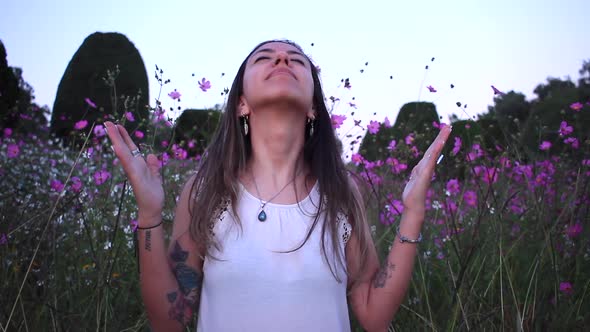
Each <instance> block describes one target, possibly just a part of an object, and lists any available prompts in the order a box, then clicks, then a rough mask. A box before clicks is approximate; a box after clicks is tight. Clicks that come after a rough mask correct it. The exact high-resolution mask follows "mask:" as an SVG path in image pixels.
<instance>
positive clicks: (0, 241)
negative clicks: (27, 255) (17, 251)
mask: <svg viewBox="0 0 590 332" xmlns="http://www.w3.org/2000/svg"><path fill="white" fill-rule="evenodd" d="M7 243H8V238H7V237H6V234H4V233H2V235H0V245H3V244H7Z"/></svg>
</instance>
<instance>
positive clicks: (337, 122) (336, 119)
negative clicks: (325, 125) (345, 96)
mask: <svg viewBox="0 0 590 332" xmlns="http://www.w3.org/2000/svg"><path fill="white" fill-rule="evenodd" d="M330 120H331V121H332V128H334V129H338V128H340V126H341V125H342V123H344V120H346V115H338V114H332V116H331V117H330Z"/></svg>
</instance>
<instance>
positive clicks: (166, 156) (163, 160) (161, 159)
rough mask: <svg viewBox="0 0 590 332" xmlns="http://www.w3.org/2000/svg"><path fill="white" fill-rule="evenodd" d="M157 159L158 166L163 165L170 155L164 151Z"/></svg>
mask: <svg viewBox="0 0 590 332" xmlns="http://www.w3.org/2000/svg"><path fill="white" fill-rule="evenodd" d="M159 159H160V167H163V166H164V165H166V164H167V163H168V160H169V159H170V155H168V153H166V152H164V153H162V156H161V157H160V158H159Z"/></svg>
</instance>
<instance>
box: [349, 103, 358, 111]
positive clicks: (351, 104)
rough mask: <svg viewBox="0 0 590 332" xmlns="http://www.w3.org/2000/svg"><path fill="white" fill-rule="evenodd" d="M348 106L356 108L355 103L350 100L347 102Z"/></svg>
mask: <svg viewBox="0 0 590 332" xmlns="http://www.w3.org/2000/svg"><path fill="white" fill-rule="evenodd" d="M348 106H350V107H352V108H354V109H356V108H357V107H356V104H355V103H352V102H349V103H348Z"/></svg>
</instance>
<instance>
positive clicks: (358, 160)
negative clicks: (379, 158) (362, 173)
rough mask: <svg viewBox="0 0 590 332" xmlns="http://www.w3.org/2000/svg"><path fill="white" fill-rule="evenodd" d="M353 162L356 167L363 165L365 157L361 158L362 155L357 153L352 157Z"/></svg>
mask: <svg viewBox="0 0 590 332" xmlns="http://www.w3.org/2000/svg"><path fill="white" fill-rule="evenodd" d="M351 161H352V162H353V163H354V164H355V165H358V164H360V163H362V162H363V156H361V154H360V153H355V154H353V155H352V157H351Z"/></svg>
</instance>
